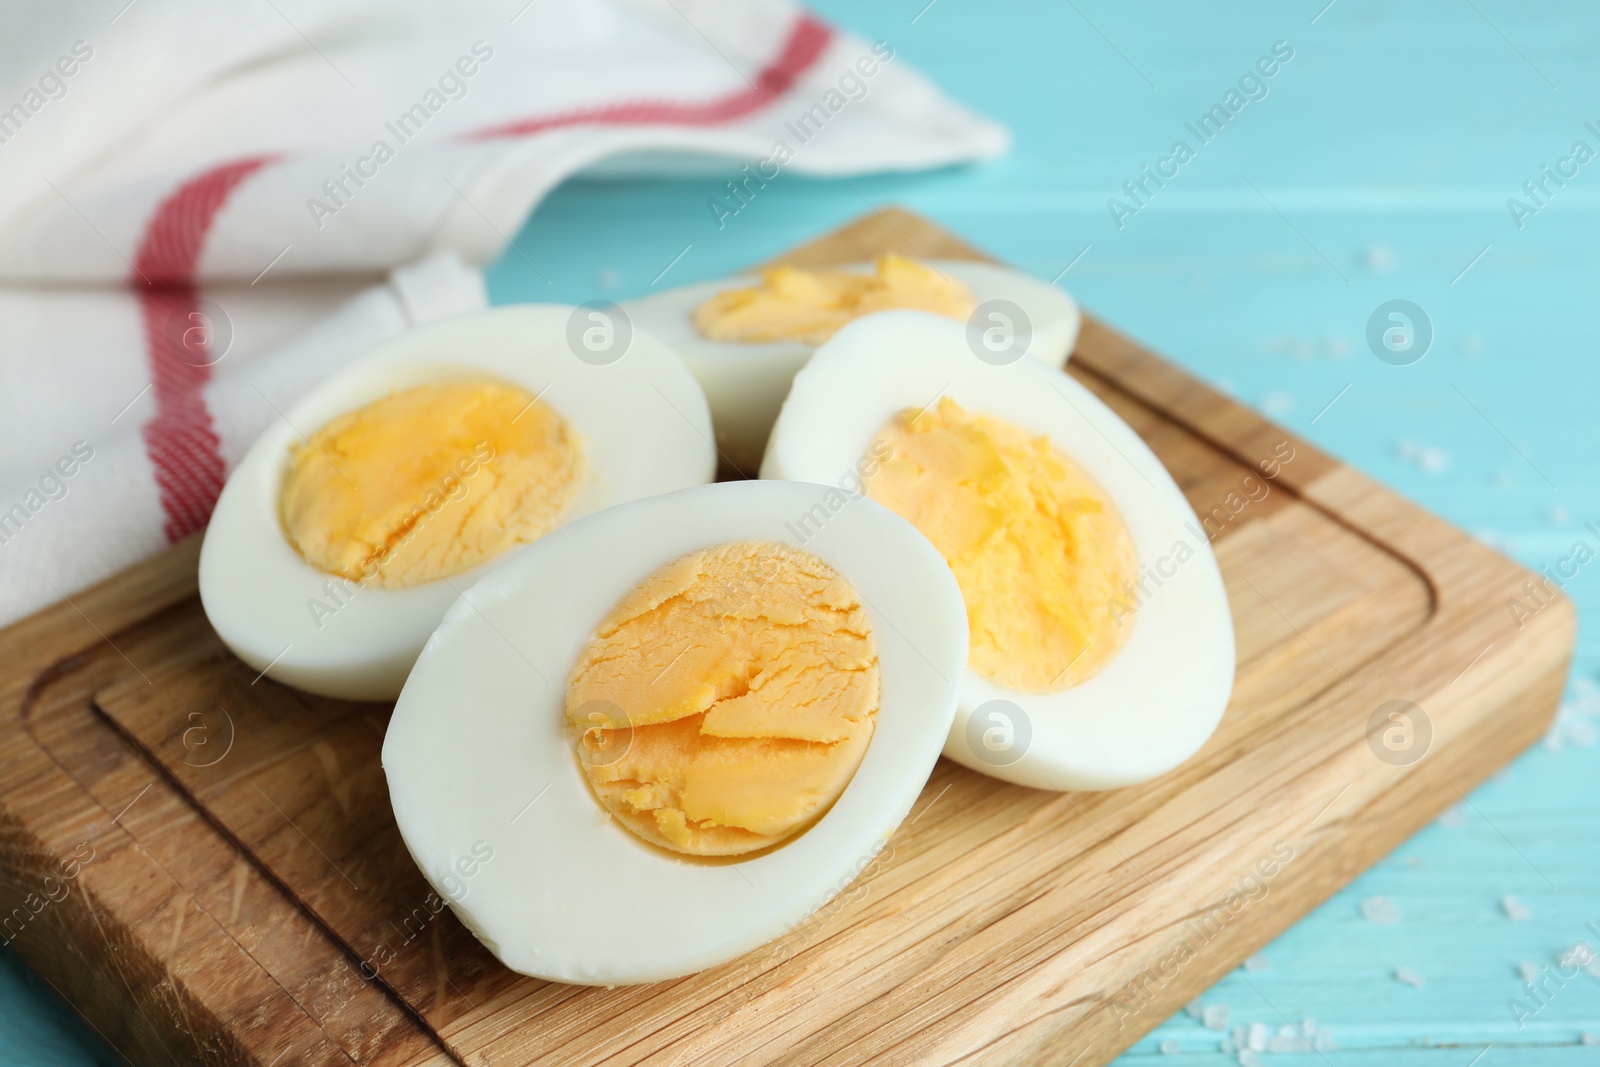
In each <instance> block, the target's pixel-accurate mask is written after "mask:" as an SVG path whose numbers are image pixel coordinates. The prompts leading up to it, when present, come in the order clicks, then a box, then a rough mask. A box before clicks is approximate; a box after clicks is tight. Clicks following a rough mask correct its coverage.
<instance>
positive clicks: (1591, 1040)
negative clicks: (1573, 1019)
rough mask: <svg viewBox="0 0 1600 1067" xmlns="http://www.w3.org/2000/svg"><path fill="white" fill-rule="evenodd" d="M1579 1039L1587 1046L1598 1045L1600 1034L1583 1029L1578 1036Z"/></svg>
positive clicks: (1599, 1043)
mask: <svg viewBox="0 0 1600 1067" xmlns="http://www.w3.org/2000/svg"><path fill="white" fill-rule="evenodd" d="M1579 1040H1580V1041H1582V1042H1583V1044H1585V1045H1588V1046H1594V1045H1600V1034H1591V1033H1589V1031H1587V1030H1585V1031H1584V1032H1583V1036H1582V1037H1581V1038H1579Z"/></svg>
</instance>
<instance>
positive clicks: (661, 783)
mask: <svg viewBox="0 0 1600 1067" xmlns="http://www.w3.org/2000/svg"><path fill="white" fill-rule="evenodd" d="M878 694H879V686H878V653H877V649H876V646H875V645H874V644H873V640H872V630H871V627H870V626H869V625H868V622H867V617H866V613H865V612H864V611H863V610H862V607H861V600H860V597H859V596H858V595H857V594H856V591H855V589H853V588H852V587H851V585H850V583H848V582H846V581H845V580H844V579H843V578H841V577H840V576H839V575H838V574H837V573H836V572H835V571H834V570H833V569H832V568H831V567H829V566H828V565H827V564H826V563H824V562H822V561H821V560H819V559H817V558H816V557H815V556H813V555H811V554H810V553H808V552H803V551H801V550H799V549H796V548H792V547H790V546H787V545H783V544H779V543H776V542H771V541H736V542H733V543H730V544H725V545H719V546H717V547H715V548H709V549H705V550H703V551H699V552H694V553H691V554H690V555H688V556H685V557H683V558H682V559H679V560H676V561H674V562H673V563H669V564H668V565H667V566H665V567H663V568H662V569H661V570H659V571H657V572H656V573H655V574H653V575H651V576H650V577H649V578H647V579H645V580H644V582H642V583H641V584H640V585H639V586H637V587H636V588H635V589H634V590H633V591H632V592H631V593H629V594H628V595H627V596H626V597H625V598H624V599H623V600H622V602H621V603H620V604H618V605H617V606H616V607H615V608H614V609H612V611H611V613H610V614H609V615H607V616H606V617H605V620H604V621H603V622H601V624H600V627H599V629H598V630H597V632H596V635H595V637H594V640H593V641H592V642H591V643H590V644H589V646H588V648H586V649H585V650H584V652H583V654H582V655H580V656H579V657H578V661H577V663H576V664H575V665H574V667H573V669H572V675H571V677H570V679H569V681H568V685H567V725H568V727H569V728H570V730H571V732H572V734H573V735H574V736H575V738H576V741H577V753H578V762H579V764H580V766H581V767H582V769H583V772H584V774H585V776H587V778H588V779H589V784H590V785H591V786H592V787H593V789H594V793H595V796H596V797H598V798H599V800H600V803H601V804H602V805H603V806H604V807H605V808H606V810H607V811H609V812H610V813H611V814H612V815H614V816H615V817H616V818H617V819H618V820H619V821H621V822H622V824H623V825H624V826H626V827H627V828H628V829H630V830H632V831H633V832H634V833H635V834H637V835H638V836H640V837H641V838H643V839H644V840H646V841H649V842H651V843H652V844H655V845H659V846H662V847H664V848H668V849H671V850H673V851H676V852H682V853H686V854H689V855H693V856H734V855H740V854H742V853H746V852H752V851H755V850H757V849H761V848H766V847H768V846H769V845H774V844H777V843H778V842H780V841H783V840H785V839H786V838H788V837H791V836H793V835H794V834H796V833H798V832H799V831H801V830H803V829H805V828H806V827H807V826H810V825H811V824H812V823H813V822H815V821H816V820H817V819H818V818H820V817H821V815H822V814H823V813H824V812H825V811H826V810H827V809H828V807H829V806H830V805H831V804H832V803H833V802H834V800H835V799H837V798H838V796H839V794H840V793H842V792H843V791H844V787H845V786H846V785H848V784H849V782H850V779H851V777H852V776H853V775H854V774H855V771H856V767H857V766H859V765H860V763H861V758H862V756H864V755H865V754H866V750H867V742H868V741H870V740H871V739H872V730H873V726H874V723H875V721H876V717H877V711H878Z"/></svg>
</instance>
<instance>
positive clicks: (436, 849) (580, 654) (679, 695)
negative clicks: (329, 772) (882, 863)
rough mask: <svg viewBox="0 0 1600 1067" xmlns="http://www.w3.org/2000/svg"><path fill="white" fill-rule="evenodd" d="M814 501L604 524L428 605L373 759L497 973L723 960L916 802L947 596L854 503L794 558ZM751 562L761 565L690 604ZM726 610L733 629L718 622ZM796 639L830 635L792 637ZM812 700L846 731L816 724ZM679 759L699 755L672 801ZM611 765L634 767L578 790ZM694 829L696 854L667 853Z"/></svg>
mask: <svg viewBox="0 0 1600 1067" xmlns="http://www.w3.org/2000/svg"><path fill="white" fill-rule="evenodd" d="M828 494H829V489H828V487H826V486H818V485H806V484H801V483H796V482H775V481H748V482H729V483H721V484H715V485H709V486H701V487H697V488H691V489H685V490H681V491H679V492H675V493H670V494H665V495H662V496H657V497H652V498H649V499H646V500H639V501H635V502H633V503H630V504H624V505H620V506H618V507H614V508H610V509H608V510H606V511H604V512H601V513H599V514H595V515H591V516H589V517H588V518H585V519H581V520H579V521H577V522H574V523H572V524H571V525H569V526H566V527H564V528H563V529H560V530H558V531H556V532H555V533H552V534H550V535H549V536H547V537H545V538H543V539H542V540H540V541H538V542H536V543H534V544H533V545H531V546H529V547H528V548H527V549H524V550H523V551H521V552H520V553H518V554H517V556H516V557H515V558H513V559H511V560H508V561H507V562H506V563H505V564H503V565H502V566H500V567H498V568H496V569H495V570H494V571H493V572H492V573H490V574H488V575H487V576H485V577H484V578H483V579H481V580H480V581H479V582H478V583H477V584H475V585H473V586H472V587H471V588H469V589H467V590H466V591H465V592H464V593H463V595H462V596H461V599H460V600H459V601H457V602H456V603H455V605H453V606H452V607H451V608H450V610H449V611H448V612H447V613H446V614H445V617H444V620H443V622H442V623H441V624H440V625H439V628H438V630H437V631H436V632H435V633H434V635H433V636H432V637H431V638H430V639H429V641H428V644H427V647H426V648H425V649H424V650H423V652H422V655H421V656H420V657H419V658H418V660H417V663H416V666H415V668H414V669H413V671H412V672H411V676H410V678H409V679H408V680H407V682H406V685H405V689H404V691H403V692H402V693H401V694H400V699H399V701H398V703H397V704H396V706H395V711H394V716H393V718H392V719H391V721H390V723H389V727H388V732H387V734H386V735H385V739H384V745H383V767H384V771H385V773H386V775H387V777H388V782H389V790H390V798H391V802H392V804H393V807H394V813H395V818H396V820H397V822H398V823H399V826H400V831H401V834H402V835H403V837H404V839H405V842H406V846H407V848H408V849H409V850H410V852H411V855H412V857H413V859H415V861H416V863H417V865H418V867H420V868H421V870H422V872H423V873H424V875H425V876H426V877H427V878H428V880H429V881H430V882H431V883H432V884H433V886H434V887H435V888H437V889H438V890H439V892H440V894H441V896H443V897H444V898H445V899H447V900H448V901H450V903H451V906H452V908H453V909H454V910H455V912H456V914H457V915H458V916H459V917H460V918H461V920H462V921H463V922H464V923H465V924H466V925H467V926H468V927H469V928H470V929H471V930H472V931H473V933H474V934H476V935H477V937H478V938H479V939H480V940H481V941H482V942H483V943H484V944H485V945H486V946H488V948H489V949H490V950H491V951H492V952H493V953H494V954H495V955H496V956H497V957H499V958H500V959H501V960H502V961H503V962H504V963H505V964H506V965H507V966H509V967H511V968H512V969H513V970H516V971H519V972H521V973H524V974H529V975H534V976H536V977H540V978H546V979H550V980H554V981H561V982H572V983H581V984H596V985H614V984H624V983H633V982H652V981H660V980H664V979H669V978H674V977H678V976H681V975H685V974H689V973H692V972H694V971H698V970H701V969H704V968H706V967H711V966H714V965H716V964H719V963H723V962H725V961H727V960H730V959H733V958H734V957H736V956H739V955H741V954H743V953H745V952H748V951H750V950H751V949H754V948H756V947H757V946H759V945H761V944H763V943H764V942H767V941H770V940H772V939H774V938H776V937H779V936H780V935H782V934H784V933H786V932H788V931H790V930H793V929H795V928H796V927H797V926H798V925H799V924H800V923H802V922H803V921H804V920H805V919H806V917H807V916H809V915H810V914H812V913H813V912H814V911H816V910H817V909H818V908H820V907H821V906H822V905H823V904H825V903H826V902H827V901H828V900H829V899H831V898H832V897H833V896H835V895H836V894H838V893H839V892H841V891H842V890H843V889H844V888H845V887H846V886H847V885H848V884H849V883H850V882H851V881H852V880H853V879H854V878H855V877H856V876H857V875H858V874H860V872H861V871H862V870H863V869H865V868H866V867H867V866H868V864H869V863H870V861H871V859H872V858H873V857H874V856H875V855H876V854H877V852H878V851H879V850H880V849H881V848H882V847H883V846H884V844H885V843H886V841H887V840H888V838H889V837H890V835H892V834H893V833H894V830H895V828H896V827H897V826H898V825H899V824H900V822H901V821H902V820H903V819H904V818H905V816H906V815H907V813H908V812H909V811H910V810H911V808H912V805H913V804H914V803H915V801H916V799H917V797H918V794H919V792H920V790H921V789H922V786H923V785H924V783H925V782H926V780H927V777H928V775H929V773H930V772H931V770H932V768H933V766H934V764H935V762H936V761H937V759H938V757H939V753H940V749H941V747H942V746H943V745H944V742H945V738H946V736H947V735H948V733H949V728H950V723H951V721H952V717H953V715H954V713H955V706H956V700H957V690H958V687H959V685H960V684H961V683H960V678H961V671H962V664H963V662H964V661H965V658H966V640H967V632H966V621H965V616H964V613H963V609H962V603H961V594H960V591H959V589H958V588H957V587H956V584H955V581H954V579H953V577H952V576H951V573H950V570H949V568H948V567H946V566H945V564H944V561H943V560H942V559H941V558H940V556H939V555H938V553H937V552H936V551H935V550H934V549H933V547H932V546H931V545H930V544H929V543H928V541H927V540H926V539H924V538H923V537H922V536H921V535H920V534H918V533H917V531H916V530H915V529H914V528H913V527H912V526H911V525H910V524H909V523H907V522H906V521H904V520H903V519H901V518H899V517H898V516H896V515H894V514H893V513H892V512H890V511H888V510H887V509H885V508H883V507H880V506H878V505H877V504H875V503H873V502H872V501H870V500H857V501H854V502H852V503H851V504H850V505H849V506H848V507H844V508H841V509H839V510H838V511H837V512H835V513H833V514H831V516H830V520H829V522H828V523H827V524H826V526H825V527H824V528H822V529H821V530H820V531H819V532H817V533H816V534H815V535H814V536H812V537H810V538H809V539H807V542H806V544H805V545H804V546H803V549H801V548H800V547H798V546H796V545H795V538H794V536H793V534H792V532H791V528H792V526H793V524H794V521H795V519H796V518H797V517H798V516H801V515H804V514H806V513H807V512H808V511H810V510H811V509H812V508H813V507H815V506H817V505H818V503H819V502H821V501H824V500H825V499H826V498H827V497H828ZM752 546H756V547H755V548H754V549H753V548H752ZM753 551H754V552H755V553H756V555H755V556H752V554H751V553H752V552H753ZM763 551H764V552H766V553H767V557H766V558H768V559H769V560H770V559H776V560H777V563H775V564H774V565H773V567H772V569H771V570H766V569H761V568H757V569H755V570H749V569H746V570H743V571H741V572H739V573H742V574H743V575H744V578H743V579H741V580H739V581H737V582H735V583H734V584H733V586H731V587H724V588H723V589H722V590H721V591H720V592H718V591H717V590H715V589H713V590H711V592H710V593H709V594H708V595H709V596H710V599H709V600H708V599H707V598H706V597H705V596H701V595H699V594H698V593H697V592H696V590H700V591H701V592H705V590H706V586H705V584H704V580H705V579H706V578H707V577H708V576H715V575H718V574H727V573H732V572H730V571H728V570H727V569H726V567H727V565H728V564H729V563H730V561H733V560H739V559H743V560H750V559H753V558H756V557H757V556H759V555H760V554H761V552H763ZM796 568H798V570H797V569H796ZM797 574H798V575H799V576H800V577H799V579H797V578H796V575H797ZM730 590H731V591H730ZM791 594H792V595H791ZM718 598H722V599H720V600H719V599H718ZM698 607H704V608H706V610H705V611H699V612H698V613H696V612H697V608H698ZM689 615H694V616H695V621H693V623H692V624H691V625H686V624H685V623H684V622H683V620H684V619H685V618H686V617H687V616H689ZM829 616H833V617H832V618H829ZM722 617H729V618H732V619H734V620H735V621H734V622H733V623H732V624H731V626H732V628H731V629H729V630H727V631H725V632H722V633H720V634H719V632H718V631H717V629H716V628H715V627H714V626H711V627H710V628H708V624H709V623H714V622H715V621H716V620H717V619H719V618H722ZM807 626H813V627H820V628H821V629H822V630H826V631H828V633H830V634H831V635H832V636H830V637H828V638H827V639H826V640H824V641H822V642H821V643H814V642H813V636H814V633H813V631H811V630H807V631H804V633H805V636H801V637H800V638H799V639H798V640H795V641H789V640H788V639H787V638H786V637H784V636H783V632H784V631H789V630H793V629H795V628H796V627H807ZM843 631H848V633H844V634H843V636H844V637H846V638H848V639H847V640H844V641H842V642H840V641H836V640H834V639H835V638H837V637H840V636H841V633H842V632H843ZM797 632H798V631H797ZM752 638H758V639H759V640H754V639H752ZM674 642H675V644H674ZM674 647H675V648H676V649H677V650H678V652H679V654H680V655H681V656H682V657H683V659H687V660H688V661H689V662H688V663H684V662H682V661H681V660H680V659H678V658H676V657H668V656H667V653H670V652H671V651H672V650H673V648H674ZM730 656H731V657H733V659H732V660H730V659H729V657H730ZM735 661H736V662H735ZM797 664H798V665H799V667H798V668H797ZM869 664H870V666H871V668H872V669H871V671H870V672H868V673H862V672H861V671H860V668H862V667H863V666H867V665H869ZM800 668H803V669H800ZM619 677H620V678H621V681H620V682H619ZM797 679H800V680H802V681H803V683H804V685H803V687H808V688H807V691H806V692H805V693H803V694H802V693H798V692H794V691H790V690H791V689H792V685H791V683H795V682H796V680H797ZM834 682H840V685H838V686H834V684H833V683H834ZM701 683H704V684H701ZM830 688H832V689H833V690H834V692H835V694H836V695H837V694H844V696H843V697H842V699H841V700H837V701H833V703H832V704H831V707H832V708H833V710H834V711H839V712H842V713H843V715H842V716H840V715H834V714H832V713H831V712H830V713H829V714H827V715H822V716H818V715H813V714H811V710H810V709H812V707H813V705H814V703H816V702H815V701H814V700H813V696H814V695H815V693H817V692H821V691H825V690H829V689H830ZM628 694H631V695H628ZM610 699H614V700H615V701H616V702H617V703H626V704H628V705H629V707H628V708H627V709H625V711H624V712H623V713H622V714H623V715H624V716H625V717H629V716H631V718H632V720H633V721H632V723H631V725H630V726H628V728H626V729H624V730H623V731H621V734H620V738H621V739H620V741H619V739H618V736H617V735H615V734H611V730H612V728H614V727H617V726H619V725H624V724H619V723H618V721H617V719H616V716H617V715H618V714H619V713H618V711H617V710H615V709H614V708H613V710H610V711H607V712H605V713H597V712H594V711H593V710H591V709H593V708H594V707H595V706H596V705H602V704H607V703H608V700H610ZM832 699H833V698H832V697H829V698H828V700H832ZM827 702H828V701H823V703H827ZM464 709H470V714H467V713H464ZM775 717H786V724H785V725H784V726H783V727H782V729H781V730H777V731H775V730H773V729H771V728H770V727H772V725H773V722H774V719H775ZM847 718H848V719H849V720H851V722H846V721H845V719H847ZM714 719H717V720H718V721H716V722H715V723H714V722H713V720H714ZM852 723H853V725H852ZM575 724H576V725H577V726H578V727H579V728H580V731H581V732H579V733H576V734H575V732H574V725H575ZM679 730H687V731H688V732H689V733H690V734H694V733H696V732H698V734H699V737H698V739H697V740H691V741H684V740H683V739H682V738H681V737H678V738H674V737H673V736H671V735H672V733H673V731H679ZM652 732H653V733H652ZM775 732H778V733H783V734H784V735H785V737H784V738H780V739H774V738H773V736H772V735H773V734H774V733H775ZM602 733H605V734H608V735H610V736H609V737H608V738H607V739H604V740H599V741H598V742H597V743H591V742H596V740H597V736H598V735H599V734H602ZM647 734H649V735H650V736H649V737H647ZM804 737H809V738H814V740H811V741H804V740H801V738H804ZM858 741H859V742H860V743H859V745H858V743H857V742H858ZM681 745H692V746H700V750H699V755H700V756H701V757H703V758H701V759H699V760H698V761H693V763H694V765H693V766H688V767H686V768H680V769H684V770H685V773H684V774H681V775H678V777H677V779H676V780H675V781H674V782H671V783H668V782H666V781H665V780H666V779H668V778H672V777H673V776H674V775H675V774H677V772H676V771H674V770H673V769H672V766H670V764H672V762H673V760H674V759H676V758H677V755H676V754H675V753H679V750H680V747H681ZM830 746H838V747H835V748H834V749H833V751H834V752H835V753H837V754H838V755H839V756H840V757H841V759H842V762H839V763H837V764H836V765H835V766H834V768H833V769H830V770H828V771H827V773H826V774H825V775H823V776H822V777H821V778H819V777H818V776H817V775H814V774H811V773H810V771H811V770H812V769H814V768H815V767H816V766H817V764H816V762H815V761H814V760H812V759H811V755H812V754H814V753H815V751H820V750H825V749H829V747H830ZM808 750H813V751H812V752H811V753H808ZM630 760H631V761H632V762H631V763H630V762H629V761H630ZM608 767H614V768H623V767H626V768H628V769H627V771H626V773H620V774H610V775H607V774H604V773H599V774H597V773H595V772H596V771H597V770H598V771H601V772H603V771H605V769H606V768H608ZM840 767H842V768H843V772H842V773H838V769H839V768H840ZM619 778H620V779H623V782H622V785H623V786H626V787H627V788H626V789H622V788H620V787H619V788H617V789H613V788H612V787H613V786H617V785H618V779H619ZM646 779H650V780H646ZM822 779H826V781H823V782H822V785H823V788H817V787H818V783H819V781H822ZM663 790H665V792H663ZM667 793H670V794H671V795H670V796H669V795H666V794H667ZM685 811H687V812H688V813H689V815H690V818H691V827H692V828H693V829H695V830H696V834H695V836H693V838H692V839H691V838H690V837H688V836H681V837H675V836H674V831H675V830H682V828H683V826H684V822H683V818H682V814H683V812H685ZM724 811H725V812H726V813H727V814H725V815H724V814H723V812H724ZM662 812H664V813H666V814H668V815H670V816H671V817H670V818H668V817H666V815H662V816H661V817H655V818H651V817H649V816H651V815H652V813H662ZM640 813H642V814H643V815H644V816H646V818H644V819H642V820H641V819H637V818H634V816H635V815H637V814H640ZM740 826H742V827H743V828H744V829H741V833H740V834H739V835H733V838H734V839H735V840H733V844H734V845H735V847H733V848H731V849H730V848H726V847H724V846H725V845H726V844H727V843H728V841H729V840H730V837H729V835H728V834H725V833H723V831H727V830H730V829H739V828H740ZM750 827H754V829H755V831H763V832H764V831H767V830H771V831H772V833H771V834H770V835H769V836H766V837H763V838H761V839H760V840H750V839H749V832H748V831H749V828H750ZM658 830H661V831H662V832H660V833H658V832H657V831H658ZM741 835H742V836H741ZM746 846H754V847H746ZM713 856H714V857H721V858H715V859H712V858H707V857H713ZM485 857H489V858H488V859H487V860H485ZM468 872H470V874H469V873H468Z"/></svg>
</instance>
